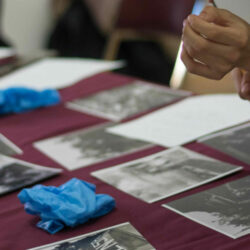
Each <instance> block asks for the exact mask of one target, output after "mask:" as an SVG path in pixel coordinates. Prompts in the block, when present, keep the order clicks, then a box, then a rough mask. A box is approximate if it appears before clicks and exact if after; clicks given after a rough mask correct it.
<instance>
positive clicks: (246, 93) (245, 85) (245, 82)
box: [239, 72, 250, 100]
mask: <svg viewBox="0 0 250 250" xmlns="http://www.w3.org/2000/svg"><path fill="white" fill-rule="evenodd" d="M239 94H240V97H241V98H243V99H246V100H250V72H245V73H244V74H243V77H242V81H241V89H240V93H239Z"/></svg>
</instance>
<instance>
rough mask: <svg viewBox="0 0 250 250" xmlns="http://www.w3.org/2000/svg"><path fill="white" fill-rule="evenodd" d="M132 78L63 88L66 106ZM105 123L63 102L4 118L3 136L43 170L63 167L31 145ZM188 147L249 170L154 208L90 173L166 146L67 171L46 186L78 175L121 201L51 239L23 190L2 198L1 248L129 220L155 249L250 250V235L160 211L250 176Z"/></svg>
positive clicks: (108, 76)
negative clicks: (27, 206) (24, 201)
mask: <svg viewBox="0 0 250 250" xmlns="http://www.w3.org/2000/svg"><path fill="white" fill-rule="evenodd" d="M131 80H132V79H131V78H128V77H125V76H121V75H116V74H112V73H103V74H99V75H96V76H94V77H91V78H88V79H86V80H83V81H80V82H79V83H77V84H76V85H74V86H72V87H69V88H66V89H64V90H61V94H62V97H63V101H64V102H65V101H69V100H72V99H73V98H76V97H80V96H83V95H89V94H91V93H94V92H96V91H100V90H103V89H107V88H110V87H113V86H119V85H122V84H126V83H128V82H130V81H131ZM102 122H105V120H104V119H100V118H97V117H94V116H91V115H85V114H83V113H80V112H76V111H72V110H68V109H66V108H65V107H64V105H63V104H60V105H58V106H55V107H50V108H43V109H39V110H35V111H32V112H28V113H25V114H18V115H9V116H4V117H1V118H0V133H3V134H4V135H5V136H7V137H8V138H9V139H11V140H12V141H13V142H14V143H16V144H17V145H18V146H19V147H20V148H22V149H23V151H24V154H23V155H21V156H18V158H20V159H23V160H27V161H30V162H32V163H37V164H40V165H44V166H51V167H57V168H61V166H60V165H59V164H58V163H56V162H54V161H53V160H51V159H49V158H47V157H46V156H45V155H43V154H42V153H40V152H39V151H37V150H36V149H35V148H33V147H32V143H33V142H34V141H37V140H39V139H43V138H47V137H50V136H55V135H57V134H62V133H64V132H68V131H72V130H76V129H79V128H84V127H89V126H92V125H95V124H98V123H102ZM186 147H188V148H189V149H192V150H195V151H197V152H200V153H203V154H205V155H208V156H212V157H214V158H216V159H219V160H224V161H227V162H229V163H234V164H240V165H243V166H244V167H245V168H244V170H243V171H241V172H240V173H237V174H234V175H232V176H229V177H227V178H224V179H222V180H218V181H215V182H213V183H210V184H207V185H204V186H202V187H199V188H195V189H194V190H191V191H188V192H185V193H182V194H180V195H175V196H174V197H171V198H168V199H164V200H162V201H159V202H156V203H153V204H147V203H145V202H143V201H140V200H138V199H136V198H134V197H132V196H130V195H128V194H125V193H123V192H121V191H119V190H117V189H115V188H113V187H112V186H110V185H107V184H105V183H103V182H102V181H99V180H97V179H95V178H94V177H91V176H90V173H91V172H92V171H95V170H98V169H102V168H106V167H109V166H113V165H115V164H119V163H122V162H125V161H128V160H133V159H136V158H138V157H142V156H146V155H149V154H151V153H154V152H158V151H160V150H162V149H163V148H162V147H158V146H155V147H152V148H150V149H146V150H143V151H140V152H136V153H132V154H130V155H126V156H123V157H120V158H116V159H113V160H109V161H106V162H103V163H98V164H95V165H93V166H90V167H86V168H82V169H78V170H76V171H71V172H70V171H67V170H66V169H64V172H63V173H62V174H61V175H60V176H58V177H55V178H52V179H49V180H46V181H43V182H42V183H43V184H45V185H60V184H62V183H64V182H66V181H67V180H69V179H70V178H72V177H78V178H81V179H83V180H86V181H89V182H92V183H94V184H95V185H97V193H107V194H110V195H111V196H113V197H114V198H115V200H116V202H117V208H116V209H115V210H114V211H113V212H111V213H110V214H108V215H106V216H104V217H101V218H99V219H95V220H91V221H90V222H88V223H86V224H84V225H81V226H78V227H76V228H74V229H71V228H68V229H65V230H63V231H62V232H59V233H57V234H55V235H50V234H48V233H46V232H44V231H42V230H41V229H38V228H37V227H36V226H35V225H36V223H37V222H38V220H39V219H38V218H35V217H34V216H31V215H28V214H26V213H25V211H24V209H23V205H21V204H20V202H19V200H18V198H17V194H18V192H13V193H11V194H8V195H5V196H2V197H0V249H1V250H22V249H27V248H31V247H35V246H40V245H43V244H48V243H51V242H55V241H58V240H63V239H66V238H69V237H73V236H77V235H81V234H85V233H88V232H91V231H94V230H99V229H102V228H105V227H109V226H112V225H115V224H118V223H122V222H126V221H129V222H130V223H131V224H132V225H133V226H134V227H136V228H137V230H138V231H139V232H140V233H141V234H142V235H143V236H144V237H145V238H146V239H147V240H148V241H149V242H150V243H151V244H152V245H153V246H154V247H155V248H156V249H162V250H168V249H171V250H177V249H178V250H191V249H192V250H194V249H197V250H199V249H203V250H205V249H213V250H215V249H220V250H223V249H234V250H235V249H239V250H244V249H250V235H249V236H244V237H242V238H240V239H237V240H233V239H231V238H229V237H227V236H225V235H223V234H220V233H218V232H216V231H214V230H211V229H209V228H207V227H205V226H202V225H200V224H198V223H196V222H193V221H191V220H189V219H187V218H185V217H183V216H181V215H178V214H176V213H174V212H172V211H170V210H167V209H165V208H163V207H161V205H162V204H164V203H166V202H169V201H172V200H175V199H177V198H180V197H184V196H187V195H190V194H193V193H196V192H199V191H202V190H206V189H208V188H211V187H214V186H217V185H220V184H222V183H225V182H228V181H231V180H234V179H238V178H241V177H243V176H245V175H247V174H249V173H248V172H249V170H250V166H249V165H246V164H242V163H240V162H239V161H237V160H235V159H233V158H231V157H229V156H227V155H225V154H222V153H219V152H217V151H215V150H213V149H210V148H208V147H205V146H204V145H201V144H198V143H191V144H189V145H187V146H186Z"/></svg>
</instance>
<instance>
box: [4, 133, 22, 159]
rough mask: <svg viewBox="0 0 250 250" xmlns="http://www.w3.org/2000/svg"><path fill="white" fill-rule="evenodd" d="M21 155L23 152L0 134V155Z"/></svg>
mask: <svg viewBox="0 0 250 250" xmlns="http://www.w3.org/2000/svg"><path fill="white" fill-rule="evenodd" d="M22 153H23V151H22V150H21V149H20V148H19V147H18V146H16V145H15V144H14V143H13V142H11V141H10V140H9V139H8V138H7V137H5V136H4V135H3V134H0V154H3V155H8V156H12V155H16V154H22Z"/></svg>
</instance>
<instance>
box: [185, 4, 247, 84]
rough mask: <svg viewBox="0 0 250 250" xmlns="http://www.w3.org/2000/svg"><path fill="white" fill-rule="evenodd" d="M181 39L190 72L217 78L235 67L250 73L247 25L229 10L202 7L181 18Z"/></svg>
mask: <svg viewBox="0 0 250 250" xmlns="http://www.w3.org/2000/svg"><path fill="white" fill-rule="evenodd" d="M182 38H183V50H182V54H181V58H182V60H183V62H184V64H185V65H186V67H187V69H188V70H189V71H190V72H191V73H194V74H198V75H201V76H205V77H207V78H211V79H216V80H219V79H221V78H222V77H223V76H224V75H225V74H227V73H228V72H230V71H231V70H232V69H234V68H235V67H238V68H242V69H245V70H247V71H249V72H250V25H249V24H248V23H246V22H245V21H244V20H243V19H241V18H239V17H237V16H236V15H234V14H232V13H231V12H229V11H226V10H222V9H217V8H215V7H212V6H207V7H205V8H204V10H203V11H202V13H201V14H200V15H199V16H195V15H190V16H189V17H188V18H187V19H186V20H185V21H184V27H183V37H182Z"/></svg>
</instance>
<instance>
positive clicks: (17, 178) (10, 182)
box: [0, 155, 62, 195]
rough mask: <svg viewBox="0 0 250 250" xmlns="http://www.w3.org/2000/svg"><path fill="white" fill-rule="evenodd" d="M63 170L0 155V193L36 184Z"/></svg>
mask: <svg viewBox="0 0 250 250" xmlns="http://www.w3.org/2000/svg"><path fill="white" fill-rule="evenodd" d="M61 172H62V171H61V170H60V169H55V168H49V167H43V166H39V165H35V164H31V163H28V162H25V161H21V160H17V159H14V158H11V157H8V156H4V155H0V195H4V194H6V193H9V192H12V191H15V190H18V189H20V188H23V187H25V186H28V185H31V184H35V183H37V182H39V181H41V180H44V179H47V178H50V177H52V176H54V175H57V174H59V173H61Z"/></svg>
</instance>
